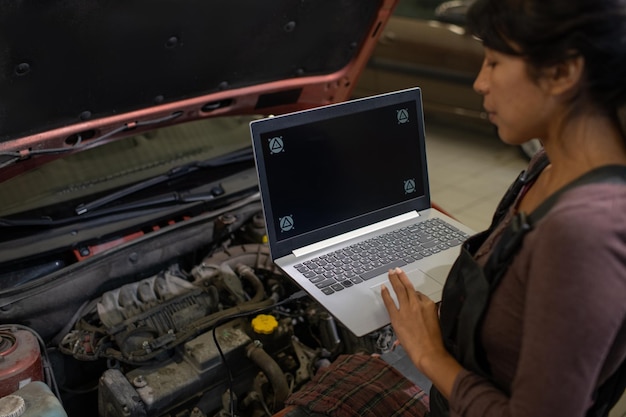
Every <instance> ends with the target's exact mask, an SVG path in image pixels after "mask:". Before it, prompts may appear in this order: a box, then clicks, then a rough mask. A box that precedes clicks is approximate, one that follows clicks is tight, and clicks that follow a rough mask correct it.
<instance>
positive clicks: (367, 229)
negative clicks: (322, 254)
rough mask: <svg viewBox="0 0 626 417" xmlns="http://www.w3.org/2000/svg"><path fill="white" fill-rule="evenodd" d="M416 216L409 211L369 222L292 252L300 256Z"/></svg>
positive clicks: (413, 212)
mask: <svg viewBox="0 0 626 417" xmlns="http://www.w3.org/2000/svg"><path fill="white" fill-rule="evenodd" d="M417 217H419V213H418V212H417V211H415V210H414V211H410V212H408V213H404V214H401V215H399V216H395V217H392V218H390V219H387V220H383V221H381V222H378V223H374V224H371V225H369V226H365V227H361V228H360V229H356V230H352V231H351V232H348V233H344V234H342V235H338V236H334V237H331V238H329V239H325V240H322V241H320V242H316V243H313V244H311V245H308V246H303V247H301V248H298V249H295V250H294V251H293V252H292V253H293V255H294V256H296V257H297V258H298V257H300V256H306V255H309V254H311V253H313V252H315V251H318V250H320V249H324V248H327V247H329V246H332V245H336V244H338V243H343V242H346V241H348V240H350V239H354V238H357V237H360V236H363V235H366V234H368V233H372V232H376V231H378V230H381V229H384V228H385V227H389V226H394V225H396V224H399V223H402V222H405V221H407V220H411V219H415V218H417Z"/></svg>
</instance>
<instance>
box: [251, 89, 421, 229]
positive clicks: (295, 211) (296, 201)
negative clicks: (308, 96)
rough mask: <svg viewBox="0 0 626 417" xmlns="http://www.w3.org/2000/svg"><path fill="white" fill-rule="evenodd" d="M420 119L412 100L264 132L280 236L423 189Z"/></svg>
mask: <svg viewBox="0 0 626 417" xmlns="http://www.w3.org/2000/svg"><path fill="white" fill-rule="evenodd" d="M418 123H420V119H419V118H418V117H417V109H416V103H415V102H414V101H409V102H406V103H402V104H394V105H392V106H387V107H381V108H378V109H374V110H367V111H362V112H358V113H356V114H349V115H344V116H339V117H335V118H330V119H326V120H321V121H316V122H312V123H306V124H303V125H299V126H294V127H287V128H284V129H281V130H276V131H273V132H267V133H265V134H262V135H261V140H262V143H263V153H264V161H265V166H266V170H267V186H268V190H269V194H270V195H271V199H270V200H271V202H270V204H271V208H272V213H273V216H274V224H275V232H276V236H277V239H278V240H284V239H288V238H292V237H294V236H298V235H301V234H303V233H307V232H310V231H313V230H317V229H320V228H323V227H325V226H328V225H332V224H336V223H339V222H342V221H345V220H348V219H351V218H354V217H358V216H361V215H363V214H366V213H370V212H373V211H377V210H380V209H382V208H384V207H388V206H392V205H395V204H398V203H401V202H404V201H407V200H410V199H413V198H417V197H421V196H423V195H424V186H423V179H422V167H421V160H422V156H421V155H420V152H421V147H420V141H419V134H420V126H419V125H418ZM413 184H414V187H412V185H413ZM281 226H282V227H281Z"/></svg>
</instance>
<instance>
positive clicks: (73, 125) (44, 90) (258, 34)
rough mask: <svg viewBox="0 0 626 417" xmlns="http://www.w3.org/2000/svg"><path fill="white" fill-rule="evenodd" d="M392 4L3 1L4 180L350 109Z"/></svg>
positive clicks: (337, 0)
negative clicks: (79, 158)
mask: <svg viewBox="0 0 626 417" xmlns="http://www.w3.org/2000/svg"><path fill="white" fill-rule="evenodd" d="M396 2H397V0H323V1H320V0H316V1H310V0H302V1H291V0H275V1H272V2H259V1H243V0H242V1H232V0H231V1H203V0H179V1H168V0H157V1H155V0H132V1H123V2H102V1H93V0H92V1H72V0H69V1H59V0H51V1H47V2H36V3H34V2H28V1H21V2H2V4H0V182H1V181H5V180H7V179H8V178H11V177H13V176H15V175H17V174H19V173H22V172H25V171H28V170H30V169H32V168H34V167H36V166H39V165H41V164H42V163H45V162H49V161H51V160H53V159H56V158H58V157H59V156H61V155H65V154H68V153H74V152H77V151H79V150H82V149H86V148H93V147H94V146H97V145H100V144H102V143H106V142H109V141H111V140H115V139H119V138H122V137H125V136H128V135H131V134H133V135H134V134H137V133H139V132H141V131H146V130H153V129H156V128H160V127H163V126H166V125H171V124H176V123H182V122H188V121H191V120H197V119H202V118H209V117H215V116H223V115H235V114H279V113H283V112H288V111H294V110H300V109H304V108H309V107H314V106H319V105H325V104H330V103H333V102H338V101H343V100H346V99H348V98H350V95H351V91H352V88H353V86H354V85H355V83H356V80H357V78H358V77H359V75H360V73H361V70H362V69H363V67H364V66H365V64H366V62H367V60H368V58H369V56H370V54H371V52H372V50H373V48H374V46H375V43H376V41H377V39H378V36H379V34H380V33H381V27H383V26H384V25H385V23H386V22H387V20H388V18H389V16H390V14H391V12H392V10H393V8H394V7H395V5H396Z"/></svg>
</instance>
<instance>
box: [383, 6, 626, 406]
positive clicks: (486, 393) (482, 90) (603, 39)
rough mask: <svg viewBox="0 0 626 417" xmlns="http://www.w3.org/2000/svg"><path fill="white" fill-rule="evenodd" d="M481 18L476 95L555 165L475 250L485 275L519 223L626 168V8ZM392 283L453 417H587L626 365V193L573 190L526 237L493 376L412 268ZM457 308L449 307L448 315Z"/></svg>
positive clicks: (488, 362)
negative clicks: (468, 352) (464, 355)
mask: <svg viewBox="0 0 626 417" xmlns="http://www.w3.org/2000/svg"><path fill="white" fill-rule="evenodd" d="M468 19H469V28H470V30H471V31H472V32H473V33H474V34H475V35H476V36H477V37H478V38H480V39H481V40H482V42H483V44H484V47H485V59H484V62H483V66H482V68H481V70H480V73H479V74H478V77H477V78H476V81H475V83H474V88H475V90H476V91H477V92H478V93H479V94H480V95H482V96H483V100H484V107H485V110H486V111H487V114H488V115H489V120H490V121H491V122H492V123H493V124H494V125H495V126H496V127H497V129H498V134H499V136H500V138H501V139H502V140H503V141H504V142H505V143H508V144H511V145H519V144H522V143H523V142H525V141H527V140H529V139H531V138H535V137H538V138H541V141H542V144H543V147H544V149H545V155H546V156H547V159H548V160H549V164H548V165H547V166H546V167H545V168H544V169H543V170H541V171H539V173H538V174H537V175H536V177H535V178H534V180H531V181H527V184H525V185H524V186H523V187H522V189H521V190H520V192H519V193H518V194H517V195H515V196H514V197H515V200H514V201H513V204H511V205H510V207H508V209H507V211H506V212H505V215H504V218H503V219H502V220H500V221H499V222H498V224H497V225H494V227H493V230H492V231H491V232H490V233H489V236H484V235H483V236H482V238H480V239H476V240H477V241H475V242H471V243H473V246H474V248H475V249H474V251H473V253H472V255H473V259H474V260H475V262H477V264H478V265H480V266H482V267H483V268H484V267H485V265H486V264H487V263H488V259H489V257H490V255H491V252H492V249H493V248H494V246H495V245H496V244H497V242H498V239H500V236H501V233H502V232H503V230H505V228H506V227H507V225H508V224H509V223H510V222H511V220H512V219H514V218H515V216H516V214H518V213H533V211H535V210H536V209H537V208H538V207H539V206H540V205H541V204H542V203H543V202H545V201H546V200H547V199H548V198H549V197H550V196H551V195H554V194H555V193H556V192H557V191H558V190H560V189H562V188H563V187H565V186H566V185H568V184H570V183H572V182H573V181H574V180H576V179H577V178H579V177H581V176H583V175H585V174H587V173H589V172H591V171H594V170H596V169H598V168H600V167H606V166H612V165H617V166H625V165H626V137H625V135H624V132H625V131H624V128H623V126H622V125H620V123H619V118H618V109H619V108H621V107H623V106H624V105H625V103H626V77H625V75H626V73H625V72H626V71H625V70H626V2H625V1H621V0H566V1H563V0H550V1H545V0H479V1H477V2H476V3H475V4H474V5H473V7H472V8H471V10H470V12H469V16H468ZM538 158H540V157H538ZM533 163H535V161H533V162H531V164H533ZM451 278H452V277H451ZM390 282H391V284H392V285H393V289H394V290H395V292H396V293H397V294H398V298H399V300H398V301H399V305H398V306H396V305H395V304H394V303H393V301H392V299H391V297H390V295H389V290H388V289H384V290H383V292H382V296H383V299H384V301H385V304H386V306H387V309H388V310H389V314H390V316H391V322H392V325H393V328H394V330H395V331H396V333H397V336H398V339H399V340H400V342H401V344H402V346H403V347H404V349H405V350H406V351H407V352H408V354H409V355H410V357H411V359H412V361H413V363H414V364H415V365H416V366H417V367H418V369H420V370H421V371H422V372H423V373H424V374H425V375H426V376H428V377H429V378H430V379H431V381H432V382H433V384H434V386H435V387H436V390H437V391H439V392H440V393H441V394H442V395H443V397H445V398H447V399H448V401H449V404H450V408H451V414H452V415H463V416H508V415H510V416H531V415H537V416H551V417H558V416H568V417H573V416H584V415H586V413H587V410H588V409H589V408H590V407H591V406H592V404H593V402H594V392H596V390H597V389H598V387H599V386H600V385H601V384H602V383H603V382H604V381H605V380H606V379H607V378H608V377H609V376H610V375H611V374H613V373H614V372H615V371H616V370H617V368H618V366H619V365H620V363H622V362H623V361H624V358H625V356H626V328H625V324H624V323H625V317H626V184H624V183H619V182H618V183H595V184H588V185H583V186H579V187H576V188H574V189H570V190H568V191H567V192H564V193H563V194H562V195H560V196H559V198H558V200H557V201H556V202H555V203H554V205H553V206H552V207H551V208H550V209H549V211H548V212H547V213H546V214H545V215H544V216H543V217H542V218H541V220H539V221H538V222H537V224H535V225H534V226H533V229H532V230H531V231H530V232H528V233H527V234H526V236H525V237H524V239H523V243H522V245H521V247H520V248H519V249H518V250H517V251H516V254H515V256H514V257H513V260H512V262H511V263H510V265H509V267H508V269H507V270H506V272H504V275H503V276H502V278H501V279H500V281H499V284H498V285H497V286H496V287H495V289H494V290H493V292H492V293H491V297H490V299H489V301H488V303H487V306H486V309H485V312H484V316H482V319H481V322H480V327H479V330H478V333H477V336H476V337H477V341H478V345H479V346H480V349H479V350H480V352H477V356H478V357H479V359H480V358H482V361H483V362H484V365H485V366H484V367H483V369H482V371H483V372H481V371H480V370H479V371H478V373H476V372H473V371H472V370H468V369H465V368H464V366H463V365H462V364H461V363H459V360H458V359H457V358H455V357H454V356H453V355H452V354H451V353H449V352H448V350H446V348H445V347H444V342H443V340H442V334H441V330H440V326H439V320H438V316H437V308H436V306H435V304H434V303H432V302H431V301H430V300H428V299H427V298H426V297H425V296H423V295H421V294H419V293H415V291H413V288H412V287H411V285H410V283H409V281H408V280H407V279H406V275H405V274H404V273H403V272H402V271H400V270H395V271H391V272H390ZM454 302H455V300H451V301H449V300H446V299H444V301H443V302H442V304H441V312H442V315H443V314H445V310H446V309H447V308H449V307H448V306H447V304H449V303H454ZM451 308H454V306H452V307H451ZM445 330H446V329H445V327H444V332H445ZM485 369H487V371H485ZM480 373H482V374H483V375H479V374H480ZM433 400H434V399H433V398H431V408H434V407H433V406H434V404H433ZM442 407H443V406H442ZM432 414H433V415H439V414H438V413H437V412H435V410H433V412H432Z"/></svg>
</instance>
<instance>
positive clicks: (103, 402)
mask: <svg viewBox="0 0 626 417" xmlns="http://www.w3.org/2000/svg"><path fill="white" fill-rule="evenodd" d="M205 223H206V221H205ZM209 223H210V224H211V225H212V227H213V232H214V234H213V235H212V236H209V235H205V238H206V241H204V242H203V244H202V245H194V247H190V246H187V247H186V250H185V253H184V254H180V255H179V256H176V257H165V258H163V259H159V260H158V262H154V264H153V265H152V267H151V268H146V270H154V272H151V273H150V274H147V273H145V272H143V271H142V270H141V269H139V268H132V269H130V270H124V271H118V272H117V273H115V274H113V270H114V269H115V268H111V269H109V270H108V271H107V273H106V274H105V275H106V280H100V281H98V282H100V285H98V286H96V287H97V289H96V290H94V291H92V294H85V293H84V292H81V291H79V290H78V288H79V287H77V288H75V289H73V290H71V291H69V292H68V294H67V299H66V300H65V303H67V305H68V308H66V310H67V311H66V312H65V314H63V315H62V317H64V318H63V319H60V318H59V317H58V316H55V315H51V316H49V317H47V318H46V317H43V316H41V314H43V313H44V310H45V308H44V307H42V306H41V305H40V306H33V305H32V304H30V305H29V306H28V307H24V308H25V309H26V310H30V311H29V312H24V311H22V312H21V314H22V315H30V316H31V317H32V313H33V311H32V310H33V309H35V310H36V309H37V308H39V315H38V319H37V320H26V321H23V320H17V319H19V317H20V313H19V312H20V308H19V307H20V306H19V303H20V302H19V301H18V302H17V304H18V308H11V307H15V306H11V305H8V306H5V307H4V309H2V311H3V313H2V315H4V316H7V317H11V316H12V317H13V318H15V319H16V320H15V321H14V322H16V323H17V322H21V323H22V324H19V325H18V324H15V325H12V324H6V325H2V327H1V328H0V354H1V355H3V357H4V358H5V363H7V360H6V359H9V360H11V359H15V360H16V362H18V363H21V364H23V363H27V362H28V366H24V368H23V369H18V372H17V379H18V380H20V381H22V382H23V381H25V380H33V381H39V380H40V381H44V382H46V383H47V385H48V386H49V387H50V388H51V389H52V391H54V392H55V394H56V395H57V397H58V398H59V402H60V403H61V404H62V407H63V409H64V411H65V412H66V413H67V415H68V416H70V417H71V416H78V415H99V416H102V417H116V416H172V417H173V416H177V417H183V416H194V417H200V416H215V417H218V416H220V417H226V416H232V415H237V416H271V415H273V414H275V413H276V412H278V411H280V410H281V409H282V408H283V406H284V401H285V399H286V398H287V397H288V396H289V394H291V393H292V392H295V391H297V390H298V389H299V388H300V387H301V386H302V385H303V384H304V383H306V382H307V381H309V380H310V379H311V377H312V376H313V375H314V374H315V372H316V371H317V370H319V369H321V368H323V367H325V366H328V365H329V364H330V363H331V362H332V361H333V360H334V359H335V358H337V356H339V355H340V354H345V353H366V354H374V353H384V352H388V351H390V349H391V348H392V344H393V340H394V335H393V331H392V330H391V328H390V327H387V328H383V329H381V330H380V331H377V332H374V333H372V334H369V335H367V336H364V337H356V336H354V335H353V334H352V333H350V332H349V331H348V330H347V329H345V328H344V327H343V326H342V325H341V324H340V323H338V322H337V321H336V320H334V319H333V317H332V316H331V315H330V314H329V313H328V312H327V311H325V310H324V309H323V308H322V307H321V306H320V305H318V304H317V303H316V302H314V301H313V300H312V299H310V298H309V297H308V296H307V295H306V293H304V292H303V291H300V290H299V288H297V287H296V286H295V285H294V284H293V282H292V281H291V280H290V279H289V278H287V277H286V276H285V275H284V274H283V273H282V272H281V271H280V270H279V269H278V268H277V267H276V266H275V265H274V264H273V263H272V261H271V257H270V254H269V249H268V246H267V244H265V243H264V236H265V225H264V222H263V216H262V212H261V211H259V208H258V204H252V205H251V206H244V209H238V210H236V211H231V212H228V211H225V212H224V213H222V214H220V215H218V216H215V217H214V218H212V219H211V221H210V222H209ZM225 225H228V227H225ZM217 230H222V231H221V232H220V233H217V234H215V231H217ZM224 230H226V232H224ZM192 240H193V239H192ZM160 241H162V242H165V240H163V239H162V238H161V239H160ZM194 241H195V240H194ZM174 242H177V243H174ZM138 244H140V243H139V242H133V243H132V244H131V245H128V246H129V247H128V248H124V249H123V250H122V254H124V255H125V256H126V257H127V258H129V259H133V258H137V257H141V251H138V248H137V247H136V245H138ZM177 244H179V245H180V244H181V241H179V240H178V237H176V236H174V237H173V238H172V246H175V247H176V246H177ZM183 246H184V245H183ZM109 261H110V262H111V263H109V264H108V265H109V267H111V265H113V264H114V262H115V259H114V258H112V259H110V260H109ZM101 262H102V261H100V263H99V264H97V265H95V266H94V268H95V270H98V271H100V272H102V265H103V264H102V263H101ZM135 264H141V262H137V261H136V262H135ZM157 265H158V266H160V268H159V269H157V268H155V266H157ZM81 272H82V274H84V276H85V277H88V276H89V273H88V271H87V270H84V271H81ZM79 275H80V274H79ZM81 279H82V280H87V281H90V282H91V284H92V285H93V284H94V282H95V281H94V278H93V277H90V278H80V277H77V276H76V275H74V281H75V282H76V280H78V281H80V280H81ZM112 284H116V285H112ZM68 285H70V286H72V285H71V284H69V283H68ZM58 287H59V286H58V285H55V286H54V290H58ZM61 287H62V286H61ZM67 288H69V287H67V286H66V289H67ZM90 288H93V286H92V287H90ZM42 289H45V287H40V291H39V297H44V298H45V297H47V296H49V297H54V296H55V295H53V294H52V293H53V291H54V290H53V289H52V287H50V288H49V291H48V292H49V294H48V295H46V291H43V292H42ZM61 291H63V290H61ZM77 291H78V292H77ZM70 293H71V294H70ZM56 296H58V295H56ZM30 298H31V299H32V300H34V301H33V302H35V303H36V302H37V301H36V300H37V297H35V298H33V297H32V296H31V297H30ZM41 299H42V300H43V298H41ZM56 302H63V300H58V299H57V300H56ZM43 304H45V302H44V301H42V305H43ZM72 306H76V307H72ZM7 307H8V308H7ZM70 313H71V317H70ZM3 322H5V323H6V322H7V321H6V320H5V319H4V318H3ZM24 322H26V323H24ZM26 324H29V325H30V326H32V327H29V326H27V325H26ZM37 341H39V343H37ZM26 346H30V349H25V350H24V349H17V348H24V347H26ZM37 348H38V350H37ZM33 352H34V353H33ZM25 359H29V360H25ZM3 368H4V369H3ZM9 373H11V375H12V378H15V374H16V373H15V370H14V369H7V368H6V367H3V366H2V365H0V381H7V380H8V379H9V378H8V377H9ZM6 394H10V389H9V392H5V393H4V394H3V395H6Z"/></svg>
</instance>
